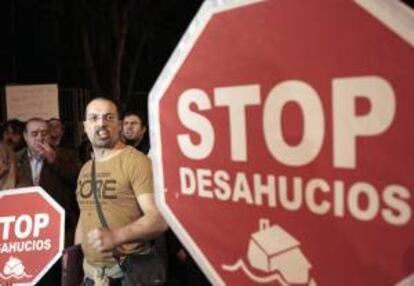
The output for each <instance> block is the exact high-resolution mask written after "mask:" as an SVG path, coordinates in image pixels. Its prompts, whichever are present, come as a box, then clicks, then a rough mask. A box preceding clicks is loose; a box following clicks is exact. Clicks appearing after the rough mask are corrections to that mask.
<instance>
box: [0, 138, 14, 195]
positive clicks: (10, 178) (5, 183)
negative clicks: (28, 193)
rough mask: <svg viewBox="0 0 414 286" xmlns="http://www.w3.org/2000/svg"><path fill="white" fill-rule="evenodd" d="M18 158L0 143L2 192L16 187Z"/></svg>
mask: <svg viewBox="0 0 414 286" xmlns="http://www.w3.org/2000/svg"><path fill="white" fill-rule="evenodd" d="M16 183H17V178H16V158H15V155H14V152H13V151H12V150H11V149H10V148H9V147H8V146H7V145H6V144H4V143H3V142H0V190H7V189H14V188H15V187H16Z"/></svg>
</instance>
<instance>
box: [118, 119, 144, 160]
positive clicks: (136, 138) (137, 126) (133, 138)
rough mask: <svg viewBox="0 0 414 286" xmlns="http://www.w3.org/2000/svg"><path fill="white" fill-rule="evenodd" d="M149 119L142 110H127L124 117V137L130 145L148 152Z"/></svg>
mask: <svg viewBox="0 0 414 286" xmlns="http://www.w3.org/2000/svg"><path fill="white" fill-rule="evenodd" d="M147 129H148V126H147V121H146V120H145V117H144V115H143V114H142V113H141V112H132V111H130V112H127V113H125V115H124V116H123V118H122V131H121V134H122V138H123V140H124V142H125V143H126V144H127V145H130V146H132V147H134V148H135V149H137V150H138V151H141V152H142V153H144V154H148V151H149V149H150V144H149V138H148V132H147Z"/></svg>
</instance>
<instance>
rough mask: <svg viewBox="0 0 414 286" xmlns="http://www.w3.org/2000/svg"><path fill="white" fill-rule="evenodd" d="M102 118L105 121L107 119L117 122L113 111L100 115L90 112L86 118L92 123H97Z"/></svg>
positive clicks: (107, 120)
mask: <svg viewBox="0 0 414 286" xmlns="http://www.w3.org/2000/svg"><path fill="white" fill-rule="evenodd" d="M100 118H101V119H102V120H103V121H106V122H115V121H116V120H117V118H116V116H115V114H113V113H105V114H102V115H99V114H88V115H87V116H86V120H87V121H89V122H90V123H96V122H98V120H99V119H100Z"/></svg>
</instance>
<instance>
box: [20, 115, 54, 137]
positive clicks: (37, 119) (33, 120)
mask: <svg viewBox="0 0 414 286" xmlns="http://www.w3.org/2000/svg"><path fill="white" fill-rule="evenodd" d="M31 122H43V123H45V124H46V125H47V128H48V129H49V125H48V124H47V121H46V120H45V119H43V118H40V117H32V118H30V119H29V120H27V121H26V125H25V126H24V132H25V133H27V126H29V123H31Z"/></svg>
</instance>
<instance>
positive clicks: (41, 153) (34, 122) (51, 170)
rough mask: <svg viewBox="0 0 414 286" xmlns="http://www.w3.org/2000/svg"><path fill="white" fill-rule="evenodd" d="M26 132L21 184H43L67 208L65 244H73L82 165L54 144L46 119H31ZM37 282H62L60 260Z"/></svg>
mask: <svg viewBox="0 0 414 286" xmlns="http://www.w3.org/2000/svg"><path fill="white" fill-rule="evenodd" d="M23 136H24V139H25V141H26V143H27V148H26V149H24V150H23V151H22V152H21V153H20V154H19V157H18V162H17V165H18V187H27V186H37V185H38V186H41V187H42V188H43V189H44V190H45V191H46V192H47V193H48V194H49V195H50V196H51V197H52V198H54V199H55V200H56V201H57V202H58V203H59V204H60V205H61V206H62V207H63V208H64V209H65V212H66V218H65V246H69V245H72V244H73V237H74V232H75V228H76V224H77V219H78V217H79V209H78V206H77V203H76V195H75V187H76V179H77V176H78V174H79V165H78V163H77V161H76V159H75V158H74V157H73V156H70V154H68V153H66V152H65V151H64V150H62V149H59V148H58V149H54V148H53V147H52V146H51V145H50V136H49V126H48V124H47V122H46V121H45V120H43V119H41V118H32V119H30V120H28V121H27V123H26V127H25V129H24V133H23ZM37 285H48V286H49V285H60V262H57V263H56V264H55V265H54V266H53V267H52V268H51V269H50V270H49V272H48V273H47V274H46V276H45V277H43V279H42V280H40V282H39V283H38V284H37Z"/></svg>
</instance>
